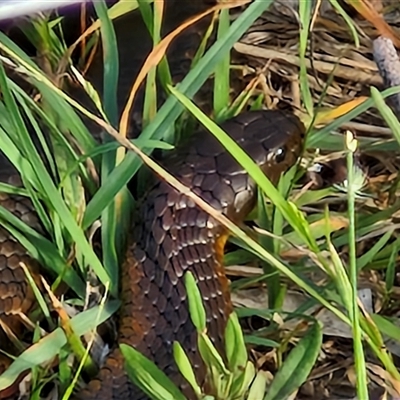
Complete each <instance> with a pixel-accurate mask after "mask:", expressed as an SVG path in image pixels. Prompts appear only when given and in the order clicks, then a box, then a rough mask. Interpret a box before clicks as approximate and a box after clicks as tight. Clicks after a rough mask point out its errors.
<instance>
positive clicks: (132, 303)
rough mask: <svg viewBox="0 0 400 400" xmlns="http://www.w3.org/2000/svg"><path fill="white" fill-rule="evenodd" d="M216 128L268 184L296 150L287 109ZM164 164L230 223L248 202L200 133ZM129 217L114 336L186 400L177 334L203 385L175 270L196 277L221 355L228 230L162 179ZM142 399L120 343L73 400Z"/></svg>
mask: <svg viewBox="0 0 400 400" xmlns="http://www.w3.org/2000/svg"><path fill="white" fill-rule="evenodd" d="M222 128H223V129H224V130H225V131H226V132H227V133H228V134H229V135H230V136H231V137H232V138H233V139H234V140H235V141H236V142H237V143H238V144H239V145H240V146H241V147H242V148H243V149H244V150H245V151H246V152H247V154H248V155H250V156H251V157H252V158H253V160H254V161H255V162H256V163H257V164H258V165H259V166H260V168H261V169H262V170H263V172H264V173H265V174H266V175H267V176H268V178H269V179H270V180H271V181H273V182H274V183H276V182H277V181H278V179H279V177H280V175H281V174H282V173H283V172H285V171H286V170H287V169H289V168H290V167H291V166H292V165H294V164H295V162H296V161H297V159H298V157H299V155H300V153H301V151H302V144H303V138H304V126H303V125H302V123H301V122H300V121H299V119H298V118H297V117H295V116H294V115H292V114H289V113H285V112H282V111H253V112H247V113H244V114H241V115H239V116H238V117H236V118H234V119H231V120H229V121H226V122H225V123H224V124H222ZM164 167H165V168H166V169H167V170H168V171H169V172H170V173H172V174H173V175H174V176H176V177H177V178H178V179H179V180H181V181H182V182H183V183H184V184H185V185H188V186H189V187H190V188H191V189H192V190H193V191H194V192H195V193H196V194H197V195H199V196H200V197H202V198H203V199H204V200H205V201H207V202H208V203H209V204H210V205H212V206H213V207H214V208H215V209H217V210H218V211H221V212H223V213H224V214H225V215H226V216H227V217H229V218H230V219H231V220H233V221H235V222H240V221H242V220H243V218H244V217H245V216H246V215H247V214H248V212H249V211H250V210H251V209H252V208H253V207H254V205H255V202H256V197H257V196H256V185H255V183H254V182H253V180H252V179H251V178H250V177H249V176H248V174H247V173H246V171H245V170H243V168H242V167H241V166H240V165H239V164H238V163H237V162H236V161H235V160H234V158H233V157H232V156H231V155H230V154H229V153H228V152H227V151H226V150H225V149H224V148H223V146H222V145H221V144H220V143H219V142H218V141H217V140H216V139H215V138H214V136H213V135H212V134H211V133H209V132H207V131H205V130H201V131H198V132H197V133H196V134H195V135H193V137H192V138H191V140H189V142H188V143H185V144H184V145H182V146H180V147H179V148H178V149H176V151H173V152H171V155H170V156H169V157H168V158H167V159H166V160H165V162H164ZM136 215H137V216H138V218H139V219H138V221H136V222H135V226H134V231H133V233H132V240H131V245H130V247H129V249H128V252H127V257H126V261H125V263H124V265H123V268H122V277H121V285H122V308H121V311H120V320H119V331H118V333H119V338H118V341H119V343H126V344H129V345H131V346H134V347H135V348H136V349H137V350H139V351H140V352H142V353H143V354H144V355H145V356H146V357H148V358H150V359H151V360H152V361H154V362H155V363H156V364H157V366H158V367H159V368H160V369H161V370H163V371H164V372H165V373H166V374H167V375H168V376H169V377H170V378H171V379H172V380H173V381H174V382H175V383H176V384H177V385H178V386H179V387H180V389H181V390H182V392H183V393H184V394H185V395H186V396H187V398H189V399H194V398H195V396H194V393H193V392H192V391H191V389H190V387H189V385H188V384H187V382H185V381H184V379H183V377H182V376H181V375H180V373H179V372H178V370H177V367H176V365H175V362H174V360H173V355H172V343H173V341H175V340H177V341H179V342H180V344H181V345H182V346H183V348H184V349H185V351H186V353H187V354H188V356H189V358H190V360H191V362H192V365H194V366H195V373H196V377H197V379H198V381H199V382H200V383H201V384H203V383H204V379H205V371H204V368H203V365H202V362H201V360H200V358H199V356H198V354H197V345H196V331H195V328H194V326H193V324H192V322H191V320H190V316H189V311H188V304H187V297H186V290H185V286H184V281H183V275H184V273H185V272H186V271H191V272H192V273H193V274H194V276H195V277H196V278H197V281H198V285H199V289H200V291H201V293H202V297H203V302H204V305H205V308H206V313H207V328H208V333H209V335H210V337H211V339H212V340H213V342H214V344H215V345H216V348H217V349H218V351H220V352H223V350H224V340H223V334H224V331H225V326H226V322H227V319H228V317H229V315H230V313H231V312H232V308H233V307H232V302H231V298H230V293H229V283H228V280H227V278H226V275H225V272H224V268H223V265H222V256H223V247H224V244H225V241H226V237H227V232H226V231H225V229H224V228H223V227H222V226H220V225H219V223H218V222H217V221H216V220H214V219H213V218H212V217H211V216H209V215H208V214H207V213H206V212H204V211H203V210H201V209H200V208H199V207H197V206H196V205H195V204H194V203H193V201H192V200H190V199H189V198H187V197H186V196H185V195H183V194H180V193H178V192H177V191H176V190H175V189H173V188H172V187H171V186H170V185H169V184H167V183H166V182H164V181H162V180H159V181H158V182H157V183H156V184H155V185H154V186H153V187H152V188H151V189H150V191H149V192H148V194H147V195H146V196H144V201H143V203H142V204H141V205H140V207H139V209H138V210H137V212H136ZM147 398H148V397H147V396H146V395H145V394H144V393H142V392H141V391H140V390H139V389H138V388H136V387H135V386H134V385H133V384H132V383H130V381H129V379H128V378H127V376H126V374H125V372H124V370H123V357H122V355H121V353H120V352H119V350H118V348H117V349H115V350H114V351H113V352H112V353H111V355H110V356H109V357H108V358H107V359H106V361H105V365H104V366H103V368H102V369H101V371H100V373H99V375H98V376H97V377H96V378H95V379H94V380H92V381H91V382H90V383H89V385H88V386H87V387H86V388H85V389H84V390H83V391H81V392H80V393H78V394H77V396H76V399H80V400H89V399H97V400H101V399H115V400H117V399H135V400H144V399H147Z"/></svg>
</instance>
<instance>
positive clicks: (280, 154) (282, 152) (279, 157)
mask: <svg viewBox="0 0 400 400" xmlns="http://www.w3.org/2000/svg"><path fill="white" fill-rule="evenodd" d="M274 158H275V161H276V162H277V163H281V162H282V161H285V158H286V147H279V148H278V149H276V151H275V154H274Z"/></svg>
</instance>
